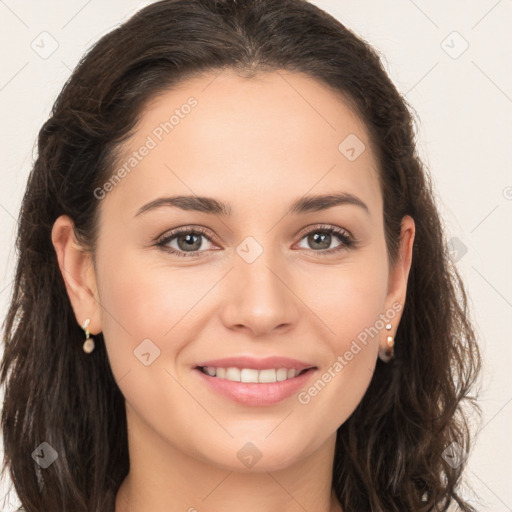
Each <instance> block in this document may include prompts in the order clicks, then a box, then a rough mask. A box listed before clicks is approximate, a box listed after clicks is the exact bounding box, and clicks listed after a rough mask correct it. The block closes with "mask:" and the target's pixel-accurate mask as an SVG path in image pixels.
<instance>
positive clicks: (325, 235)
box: [311, 233, 331, 249]
mask: <svg viewBox="0 0 512 512" xmlns="http://www.w3.org/2000/svg"><path fill="white" fill-rule="evenodd" d="M330 236H331V235H330V234H328V233H315V234H313V235H312V236H311V238H312V239H313V240H312V241H313V242H314V243H315V244H316V243H320V244H322V242H323V246H322V247H321V248H322V249H325V248H328V247H329V245H330ZM319 238H321V239H323V240H321V241H320V242H318V239H319ZM326 239H327V240H328V242H327V244H326V243H325V240H326Z"/></svg>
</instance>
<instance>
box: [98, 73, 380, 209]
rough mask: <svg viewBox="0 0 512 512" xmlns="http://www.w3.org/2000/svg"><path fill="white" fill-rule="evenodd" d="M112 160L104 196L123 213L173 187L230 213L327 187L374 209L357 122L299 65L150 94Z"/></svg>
mask: <svg viewBox="0 0 512 512" xmlns="http://www.w3.org/2000/svg"><path fill="white" fill-rule="evenodd" d="M122 168H124V170H125V172H122V173H118V174H122V175H123V177H122V179H121V180H116V184H115V186H114V187H111V191H109V192H108V194H107V199H108V201H104V203H105V202H106V203H108V207H110V206H111V207H116V208H118V209H119V208H120V209H122V210H123V211H124V214H125V215H126V216H133V215H134V214H135V212H136V210H137V209H138V208H139V207H140V205H141V204H142V203H143V202H145V201H146V202H147V201H150V200H152V199H155V197H156V196H158V195H165V194H168V195H175V194H177V193H179V194H182V193H186V194H197V195H201V196H212V197H218V198H219V199H220V200H222V201H225V202H227V203H229V204H231V205H233V210H234V212H235V213H236V211H237V208H242V207H245V208H247V207H248V202H247V201H248V200H249V201H250V202H251V204H252V206H256V205H257V204H261V201H265V202H268V203H270V204H271V205H272V206H273V207H277V206H279V205H280V204H281V203H282V200H283V198H284V197H285V196H290V197H291V198H293V199H295V198H296V197H300V196H303V195H306V194H319V193H326V192H329V191H334V190H336V191H345V192H349V193H357V194H358V195H359V196H364V197H365V199H366V201H368V202H369V203H371V204H372V205H373V209H376V208H377V209H378V208H379V207H380V191H379V185H378V170H377V162H376V159H375V156H374V153H373V151H372V149H371V142H370V138H369V134H368V131H367V129H366V127H365V125H364V123H363V121H362V120H361V119H360V117H359V116H358V115H357V114H356V113H355V112H354V111H353V109H352V108H351V107H350V106H349V104H348V103H347V102H346V101H344V99H343V97H342V96H341V95H340V94H337V93H335V92H334V91H333V90H332V89H330V88H329V87H328V86H326V85H324V84H323V83H321V82H319V81H317V80H315V79H313V78H311V77H309V76H307V75H304V74H301V73H290V72H285V71H275V72H270V73H261V74H258V75H256V76H255V77H253V78H250V79H247V78H242V77H239V76H237V75H235V74H234V73H233V72H229V71H226V70H225V71H222V72H220V73H219V72H218V71H217V72H212V73H205V74H203V75H200V76H197V77H194V78H192V79H189V80H186V81H184V82H182V83H180V84H179V86H177V87H175V88H173V89H172V90H167V91H164V92H162V93H160V94H159V95H158V96H156V97H154V98H152V99H151V101H149V102H148V103H147V105H146V107H145V109H144V111H143V112H142V114H141V116H140V121H139V123H138V125H137V127H136V129H135V131H134V134H133V136H132V137H131V138H130V139H129V140H128V141H127V142H125V143H124V145H123V146H122V148H121V151H120V152H119V156H118V159H117V165H116V167H115V169H113V172H114V174H115V173H116V172H117V171H118V170H119V169H122ZM234 194H235V195H234ZM237 197H239V198H240V199H239V202H238V204H237ZM287 202H288V201H287ZM102 207H105V208H106V207H107V205H106V204H103V205H102Z"/></svg>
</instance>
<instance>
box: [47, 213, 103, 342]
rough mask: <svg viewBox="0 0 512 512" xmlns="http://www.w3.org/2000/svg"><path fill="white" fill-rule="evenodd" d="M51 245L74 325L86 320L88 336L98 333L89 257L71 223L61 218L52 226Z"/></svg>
mask: <svg viewBox="0 0 512 512" xmlns="http://www.w3.org/2000/svg"><path fill="white" fill-rule="evenodd" d="M52 243H53V246H54V248H55V252H56V254H57V260H58V262H59V268H60V271H61V273H62V278H63V279H64V284H65V285H66V290H67V292H68V296H69V300H70V302H71V306H72V307H73V311H74V313H75V317H76V320H77V323H78V324H79V325H80V326H82V324H83V323H84V321H85V320H86V319H87V318H90V319H91V321H90V323H89V327H88V329H89V332H90V333H91V334H98V333H99V332H100V331H101V320H100V315H99V313H100V302H99V297H98V295H97V288H96V275H95V271H94V265H93V260H92V255H91V253H90V252H89V251H86V250H85V249H84V248H83V247H82V246H81V245H80V244H79V243H78V242H77V239H76V237H75V231H74V225H73V221H72V220H71V219H70V218H69V217H68V216H66V215H61V216H60V217H59V218H58V219H57V220H56V221H55V222H54V224H53V228H52Z"/></svg>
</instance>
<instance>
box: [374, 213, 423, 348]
mask: <svg viewBox="0 0 512 512" xmlns="http://www.w3.org/2000/svg"><path fill="white" fill-rule="evenodd" d="M415 232H416V231H415V223H414V220H413V219H412V217H410V216H409V215H405V216H404V218H403V219H402V227H401V232H400V247H399V254H398V258H397V261H396V263H395V265H394V267H393V268H392V269H391V270H390V274H389V279H388V293H387V296H386V301H385V311H386V312H389V311H394V312H395V313H396V314H395V316H394V317H393V318H391V317H392V314H391V315H386V316H387V317H389V323H390V324H391V330H390V331H385V332H384V333H383V336H381V339H380V340H379V343H380V347H379V348H380V350H381V351H385V349H386V346H387V345H386V338H387V336H388V335H391V336H393V337H394V336H395V334H396V331H397V329H398V324H399V323H400V318H401V317H402V312H403V308H404V304H405V296H406V293H407V279H408V277H409V271H410V269H411V263H412V249H413V243H414V235H415ZM386 323H387V322H386Z"/></svg>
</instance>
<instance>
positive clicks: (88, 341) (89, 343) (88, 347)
mask: <svg viewBox="0 0 512 512" xmlns="http://www.w3.org/2000/svg"><path fill="white" fill-rule="evenodd" d="M90 322H91V319H90V318H88V319H87V320H86V321H85V322H84V323H83V325H82V329H84V330H85V341H84V344H83V346H82V348H83V349H84V352H85V353H86V354H90V353H91V352H92V351H93V350H94V340H93V339H92V338H90V337H89V336H90V334H89V329H87V327H89V323H90Z"/></svg>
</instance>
